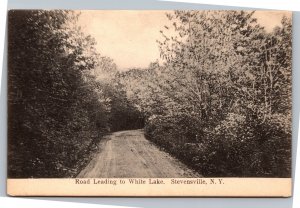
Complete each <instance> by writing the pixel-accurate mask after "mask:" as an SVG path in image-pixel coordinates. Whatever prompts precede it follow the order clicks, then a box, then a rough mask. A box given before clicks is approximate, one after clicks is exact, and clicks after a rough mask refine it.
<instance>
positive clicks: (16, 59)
mask: <svg viewBox="0 0 300 208" xmlns="http://www.w3.org/2000/svg"><path fill="white" fill-rule="evenodd" d="M77 19H78V14H76V13H74V12H70V11H59V10H57V11H55V10H53V11H41V10H36V11H34V10H33V11H10V13H9V16H8V20H9V26H8V33H9V40H8V43H9V45H8V53H9V57H8V67H9V74H8V79H9V93H8V114H9V115H8V124H9V125H8V138H9V139H8V142H9V145H8V150H9V151H8V152H9V155H8V158H9V168H8V170H9V172H8V175H9V177H66V176H75V175H76V174H78V171H79V170H80V168H81V167H82V166H83V165H85V163H86V162H87V161H88V160H89V156H90V154H91V152H92V151H93V150H95V148H97V143H98V141H99V139H101V138H102V136H103V135H104V134H106V133H108V132H109V131H110V130H111V128H113V129H121V127H115V126H116V124H115V123H113V122H115V121H116V120H118V122H123V120H124V119H125V118H124V117H122V118H115V113H111V110H112V109H115V108H118V109H119V110H121V111H122V109H123V112H124V114H126V113H127V114H130V113H128V112H126V110H127V108H128V109H129V110H131V109H130V106H128V104H127V103H126V102H125V101H120V99H122V96H121V95H123V98H124V97H125V94H124V93H123V94H122V92H119V91H118V88H116V87H115V86H113V85H112V84H111V83H110V82H108V81H107V80H109V78H110V77H113V76H114V74H115V73H116V65H115V64H114V63H113V61H112V60H111V59H109V58H107V57H102V56H100V55H99V54H98V53H97V51H96V49H95V41H94V39H93V38H91V37H90V36H86V35H84V34H83V32H82V31H81V29H80V27H78V26H76V25H77V24H76V22H77ZM99 73H100V74H102V75H103V76H106V77H105V79H104V80H105V81H104V80H101V79H100V80H99V79H97V78H96V76H95V75H97V74H99ZM113 95H115V96H114V97H113ZM121 102H123V103H121ZM123 105H124V106H125V107H124V108H123ZM123 123H124V122H123ZM124 126H125V124H123V126H122V128H127V127H124Z"/></svg>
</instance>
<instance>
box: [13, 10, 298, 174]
mask: <svg viewBox="0 0 300 208" xmlns="http://www.w3.org/2000/svg"><path fill="white" fill-rule="evenodd" d="M254 13H255V11H253V12H249V11H188V10H185V11H179V10H176V11H170V12H167V13H166V15H167V18H168V19H169V22H170V25H171V27H170V26H165V27H163V28H162V29H161V31H160V33H161V36H162V37H163V39H162V40H158V41H157V46H158V47H159V50H160V59H161V61H158V60H153V62H152V63H150V64H149V66H148V67H147V68H132V69H129V70H126V71H122V70H119V69H118V66H117V65H116V64H115V62H114V60H113V59H111V58H110V57H107V56H104V55H102V54H101V51H97V50H96V47H95V45H96V44H97V43H96V41H95V39H94V37H91V36H90V35H86V34H85V33H84V31H83V30H82V28H80V26H78V24H77V22H78V17H79V15H80V14H79V13H76V12H73V11H66V10H48V11H46V10H32V11H22V10H19V11H17V10H12V11H10V12H9V15H8V69H9V71H8V177H11V178H49V177H52V178H62V177H76V175H77V174H78V173H79V171H80V170H81V169H82V168H83V167H84V166H85V165H86V164H87V163H88V162H89V160H90V158H91V157H92V155H93V152H95V151H97V150H98V145H97V144H98V143H99V141H100V140H101V139H102V138H103V137H104V136H105V135H108V134H109V133H111V132H115V131H121V130H129V129H144V132H145V136H146V138H147V139H148V140H149V141H151V142H153V143H154V144H155V145H156V146H158V147H159V148H160V149H161V150H163V151H166V152H168V153H169V154H170V155H172V156H173V157H175V158H177V159H178V160H180V161H182V162H183V163H184V164H186V165H187V166H189V167H190V168H192V169H193V170H195V171H197V172H198V173H200V174H201V175H203V176H204V177H258V176H259V177H290V174H291V138H292V134H291V119H292V105H291V103H292V89H291V87H292V21H291V19H290V18H289V17H283V18H282V20H281V25H280V26H277V27H275V28H274V29H273V30H272V31H271V32H267V31H266V30H265V28H264V27H263V26H261V25H260V24H259V23H258V21H257V20H256V19H255V18H254V17H253V14H254ZM170 31H175V33H174V32H170Z"/></svg>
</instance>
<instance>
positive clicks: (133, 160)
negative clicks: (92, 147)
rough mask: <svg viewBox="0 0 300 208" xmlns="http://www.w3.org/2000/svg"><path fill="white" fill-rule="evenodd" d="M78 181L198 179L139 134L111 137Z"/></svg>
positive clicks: (135, 132)
mask: <svg viewBox="0 0 300 208" xmlns="http://www.w3.org/2000/svg"><path fill="white" fill-rule="evenodd" d="M77 177H78V178H112V177H116V178H133V177H134V178H138V177H139V178H170V177H172V178H176V177H200V175H198V174H196V173H194V172H193V171H192V170H190V169H188V168H187V167H186V166H185V165H184V164H182V163H181V162H179V161H178V160H176V159H174V158H173V157H171V156H170V155H169V154H168V153H166V152H163V151H161V150H159V149H158V148H157V147H156V146H155V145H154V144H152V143H151V142H149V141H148V140H146V138H145V137H144V133H143V131H142V130H130V131H121V132H115V133H112V134H111V135H110V136H107V137H106V138H105V139H103V140H102V141H101V142H100V144H99V151H98V152H97V153H96V154H95V156H94V158H93V159H92V160H91V162H90V163H89V164H88V165H87V166H86V167H85V168H84V169H83V170H82V171H81V173H80V174H79V175H78V176H77Z"/></svg>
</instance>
